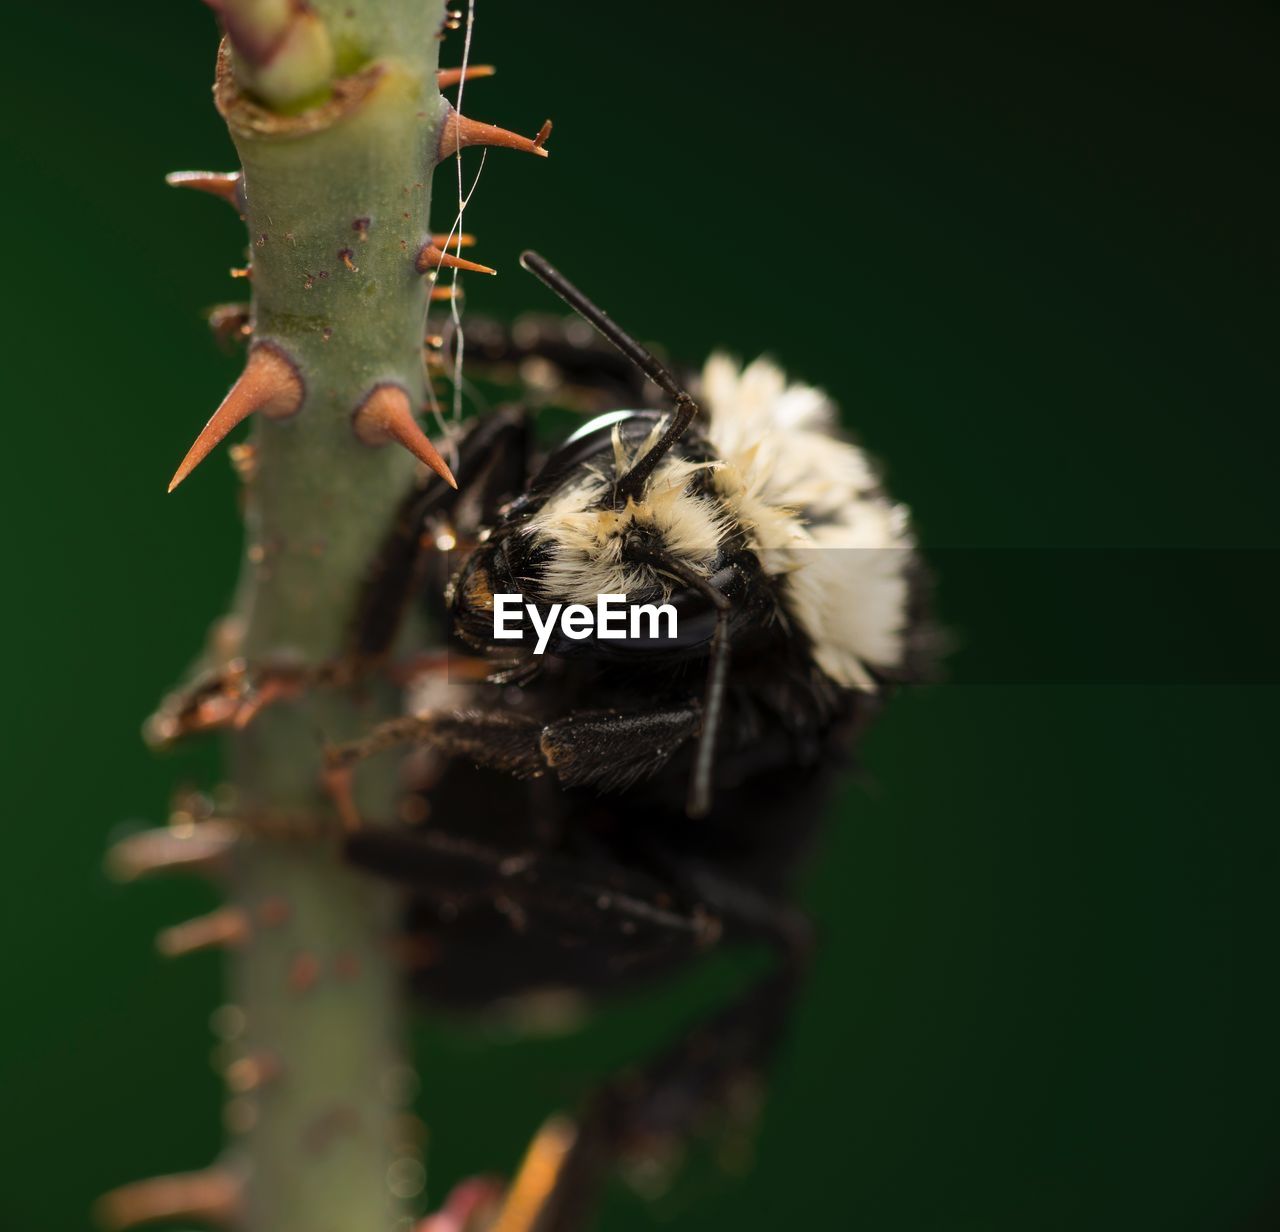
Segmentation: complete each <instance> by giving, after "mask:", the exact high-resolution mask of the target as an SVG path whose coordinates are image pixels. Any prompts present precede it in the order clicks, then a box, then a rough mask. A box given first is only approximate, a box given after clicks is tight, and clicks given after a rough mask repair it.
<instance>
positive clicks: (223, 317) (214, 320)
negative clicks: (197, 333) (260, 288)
mask: <svg viewBox="0 0 1280 1232" xmlns="http://www.w3.org/2000/svg"><path fill="white" fill-rule="evenodd" d="M208 321H209V328H210V330H212V331H213V336H214V339H215V340H216V341H217V343H218V345H219V346H220V347H221V348H222V349H223V350H224V351H230V350H231V344H232V343H235V342H247V341H248V340H249V339H250V338H252V337H253V325H252V323H251V318H250V314H249V305H248V304H215V305H214V307H212V308H210V309H209V315H208Z"/></svg>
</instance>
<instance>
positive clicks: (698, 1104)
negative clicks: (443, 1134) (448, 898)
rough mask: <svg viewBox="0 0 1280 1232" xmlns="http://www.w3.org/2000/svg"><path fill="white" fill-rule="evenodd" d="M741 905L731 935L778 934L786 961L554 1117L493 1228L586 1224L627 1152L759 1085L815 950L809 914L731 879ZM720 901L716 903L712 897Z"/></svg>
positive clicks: (565, 1231) (541, 1230)
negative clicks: (573, 1115)
mask: <svg viewBox="0 0 1280 1232" xmlns="http://www.w3.org/2000/svg"><path fill="white" fill-rule="evenodd" d="M723 888H724V889H726V890H728V891H729V893H730V896H731V897H732V898H733V900H734V902H735V904H736V906H733V907H731V908H730V910H729V911H727V912H726V913H725V915H724V916H723V917H722V918H723V922H724V925H725V930H726V937H727V938H729V939H733V938H734V937H735V936H740V935H744V934H745V935H746V936H754V937H757V938H760V937H765V936H771V937H772V940H773V942H774V943H775V945H776V946H777V948H778V951H779V955H780V961H779V965H778V967H777V968H776V969H775V970H773V971H772V972H770V973H769V974H768V975H767V976H765V977H764V978H763V979H761V980H759V981H758V982H757V983H755V984H753V985H752V986H751V987H750V988H748V989H747V990H746V992H745V993H743V994H742V995H741V996H740V997H739V998H737V999H735V1000H734V1001H732V1002H731V1003H730V1004H728V1005H727V1006H725V1007H724V1008H722V1009H721V1010H719V1011H718V1012H716V1013H715V1014H713V1015H712V1016H710V1017H709V1018H707V1019H705V1020H704V1021H702V1022H700V1023H697V1024H695V1025H694V1026H693V1027H692V1028H691V1029H689V1030H687V1031H685V1032H683V1033H682V1034H681V1035H680V1037H679V1038H678V1039H676V1040H675V1041H674V1042H673V1043H672V1044H671V1045H670V1046H669V1047H667V1048H666V1049H664V1050H663V1051H661V1052H660V1053H659V1054H658V1055H657V1056H655V1057H654V1058H653V1059H652V1060H650V1061H648V1062H645V1063H643V1064H641V1065H639V1066H638V1067H636V1068H634V1069H631V1070H629V1071H626V1072H624V1073H621V1074H619V1075H617V1076H616V1077H614V1078H613V1079H611V1080H609V1081H608V1082H606V1083H605V1084H604V1086H602V1087H601V1088H600V1089H599V1090H598V1091H597V1092H596V1093H595V1094H594V1095H593V1096H592V1097H591V1098H590V1099H589V1100H588V1102H587V1105H586V1108H585V1110H584V1112H583V1114H582V1116H581V1118H580V1119H579V1121H578V1123H577V1125H576V1126H575V1125H573V1124H572V1123H571V1122H569V1123H567V1122H566V1121H565V1119H564V1118H563V1117H553V1118H552V1119H551V1120H550V1121H549V1122H547V1124H546V1125H545V1126H544V1128H543V1130H542V1131H541V1132H540V1133H539V1134H538V1136H537V1137H536V1138H535V1139H534V1142H533V1144H532V1146H531V1147H530V1149H529V1152H528V1154H527V1155H526V1157H525V1162H524V1164H523V1165H522V1167H521V1170H520V1172H519V1173H518V1174H517V1176H516V1179H515V1181H514V1182H513V1183H512V1186H511V1188H510V1190H509V1191H508V1198H507V1203H506V1206H505V1207H504V1210H503V1212H502V1214H501V1215H500V1217H499V1219H498V1221H497V1222H495V1224H494V1225H493V1227H494V1228H495V1229H500V1230H501V1232H580V1230H581V1229H584V1228H586V1227H589V1226H590V1224H591V1218H592V1214H593V1210H594V1207H595V1205H596V1201H597V1199H598V1195H599V1191H600V1188H601V1186H602V1184H603V1182H604V1181H605V1179H606V1177H607V1176H608V1174H609V1172H610V1171H611V1170H612V1169H613V1167H614V1166H615V1165H616V1164H617V1163H619V1162H620V1161H622V1160H624V1159H625V1158H626V1157H627V1156H629V1155H630V1156H635V1155H639V1154H643V1153H644V1152H645V1150H646V1148H648V1149H649V1150H650V1151H652V1150H653V1149H654V1148H660V1147H661V1146H662V1145H664V1144H670V1143H671V1142H673V1141H679V1140H680V1139H683V1138H685V1137H687V1136H688V1135H689V1134H690V1133H692V1132H693V1131H695V1130H696V1129H697V1128H698V1127H699V1125H700V1124H701V1123H702V1122H703V1120H704V1119H705V1118H706V1117H708V1116H709V1115H710V1114H713V1113H714V1112H716V1111H717V1110H722V1109H725V1108H726V1107H727V1106H728V1105H731V1104H732V1103H733V1102H734V1096H735V1094H736V1093H738V1092H739V1091H741V1090H742V1089H743V1088H744V1087H751V1086H754V1085H755V1084H756V1083H757V1082H758V1080H759V1077H760V1075H761V1073H762V1071H763V1070H765V1069H766V1068H767V1066H768V1064H769V1061H770V1059H771V1057H772V1055H773V1053H774V1051H775V1049H776V1047H777V1044H778V1042H779V1039H780V1038H781V1036H782V1033H783V1031H784V1028H785V1026H786V1023H787V1020H788V1017H789V1014H790V1010H791V1007H792V1005H793V1004H794V1001H795V999H796V996H797V994H798V991H799V988H800V985H801V982H802V980H803V976H804V971H805V968H806V965H807V958H808V953H809V948H810V941H809V936H810V933H809V927H808V923H807V921H805V920H804V919H803V917H801V916H800V915H799V914H798V913H797V912H795V911H794V910H792V909H789V908H786V907H783V906H778V905H775V904H774V903H773V902H772V901H771V900H768V899H764V898H762V897H761V896H759V895H757V894H756V893H755V892H754V891H753V890H750V889H749V888H739V887H731V886H730V884H729V883H728V882H725V883H723ZM710 905H711V906H712V908H713V909H714V908H715V904H710Z"/></svg>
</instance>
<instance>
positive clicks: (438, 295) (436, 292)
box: [431, 285, 462, 304]
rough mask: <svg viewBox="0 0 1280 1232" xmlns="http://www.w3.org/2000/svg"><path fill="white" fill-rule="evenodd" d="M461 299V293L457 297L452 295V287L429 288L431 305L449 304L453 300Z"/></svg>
mask: <svg viewBox="0 0 1280 1232" xmlns="http://www.w3.org/2000/svg"><path fill="white" fill-rule="evenodd" d="M459 290H460V289H459ZM461 298H462V295H461V293H459V294H457V295H455V294H454V290H453V287H452V286H448V285H446V286H443V287H432V288H431V302H432V303H433V304H439V303H451V302H452V301H453V300H455V299H457V300H460V299H461Z"/></svg>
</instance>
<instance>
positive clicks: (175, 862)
mask: <svg viewBox="0 0 1280 1232" xmlns="http://www.w3.org/2000/svg"><path fill="white" fill-rule="evenodd" d="M235 841H236V831H235V828H234V827H233V826H232V825H230V824H229V823H228V822H225V821H202V822H199V823H198V824H196V825H194V826H192V827H191V828H190V829H189V830H182V831H179V830H175V829H174V828H173V827H172V826H162V827H160V828H158V829H155V830H143V831H142V832H141V833H139V834H130V835H129V836H128V837H127V838H123V839H121V840H120V841H119V842H118V843H115V844H113V845H112V846H111V848H110V849H109V850H108V851H107V861H106V863H107V872H108V873H109V874H110V875H111V876H112V877H114V878H115V879H116V880H117V881H136V880H137V879H138V878H139V877H145V876H147V875H148V874H150V873H162V872H180V871H185V872H196V873H211V872H217V871H220V870H221V868H222V867H223V866H224V865H225V863H226V856H227V853H228V852H229V851H230V850H231V848H232V847H233V846H234V845H235Z"/></svg>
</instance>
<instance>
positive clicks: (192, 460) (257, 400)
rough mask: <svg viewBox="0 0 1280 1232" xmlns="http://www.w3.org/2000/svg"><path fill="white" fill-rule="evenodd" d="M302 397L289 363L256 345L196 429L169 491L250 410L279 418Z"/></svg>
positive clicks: (264, 346)
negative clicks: (237, 377)
mask: <svg viewBox="0 0 1280 1232" xmlns="http://www.w3.org/2000/svg"><path fill="white" fill-rule="evenodd" d="M302 394H303V389H302V378H301V377H300V376H299V375H298V369H297V368H296V367H295V366H294V363H293V361H292V360H291V359H289V357H288V356H287V355H285V353H284V352H283V351H281V350H279V349H278V348H277V347H274V346H272V345H271V344H270V343H267V342H260V343H259V344H258V345H257V346H255V347H254V348H253V350H252V351H250V352H249V361H248V363H246V364H245V368H244V371H243V372H242V373H241V374H240V379H239V380H238V381H237V382H236V383H235V384H234V385H233V386H232V387H231V392H230V393H228V394H227V396H226V397H225V398H223V400H222V405H221V406H219V407H218V409H217V410H216V411H214V413H213V415H212V416H211V417H210V419H209V422H208V423H207V424H205V426H204V427H203V428H202V429H201V430H200V435H199V436H197V437H196V440H195V444H194V445H192V446H191V448H190V449H188V450H187V456H186V457H185V458H183V459H182V465H181V466H179V467H178V469H177V470H176V471H175V472H174V475H173V478H172V479H171V480H170V481H169V491H170V492H172V491H173V490H174V488H176V487H177V486H178V484H180V483H181V482H182V481H183V480H184V479H185V478H186V477H187V476H188V475H189V474H191V472H192V471H193V470H195V468H196V467H197V466H199V465H200V463H201V462H203V461H204V460H205V458H207V457H208V456H209V454H210V453H211V452H212V451H213V448H214V446H215V445H217V444H218V442H219V441H220V440H222V438H223V437H224V436H226V435H227V433H228V432H230V431H231V429H232V428H234V427H235V426H236V424H238V423H240V421H241V420H243V419H247V418H248V417H249V416H250V415H252V414H253V413H254V411H261V412H262V413H263V414H264V415H266V416H268V417H270V418H271V419H283V418H285V417H286V416H288V415H292V414H294V413H295V412H296V411H297V410H298V408H299V407H300V406H301V405H302Z"/></svg>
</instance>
